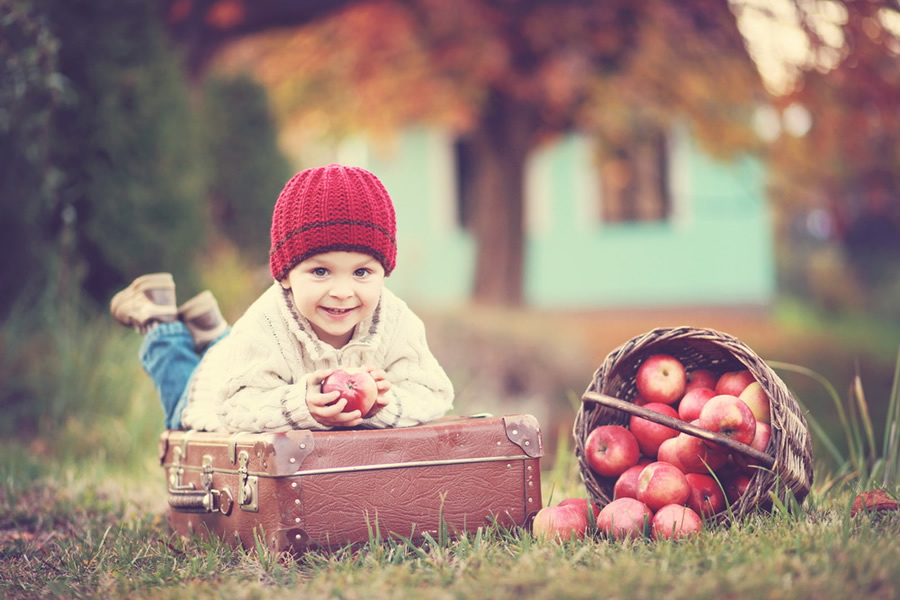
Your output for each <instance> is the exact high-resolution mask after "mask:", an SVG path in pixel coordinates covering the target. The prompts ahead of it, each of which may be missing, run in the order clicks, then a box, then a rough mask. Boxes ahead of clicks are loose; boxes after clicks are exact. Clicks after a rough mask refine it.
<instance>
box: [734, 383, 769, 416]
mask: <svg viewBox="0 0 900 600" xmlns="http://www.w3.org/2000/svg"><path fill="white" fill-rule="evenodd" d="M738 398H740V399H741V400H743V401H744V404H746V405H747V406H749V407H750V410H751V411H752V412H753V416H754V417H755V418H756V422H757V423H770V422H771V421H772V416H771V413H770V409H769V395H768V394H767V393H766V391H765V390H764V389H763V386H762V384H760V383H759V382H758V381H754V382H753V383H751V384H750V385H748V386H747V387H745V388H744V391H743V392H741V394H740V395H739V396H738Z"/></svg>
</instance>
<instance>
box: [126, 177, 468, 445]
mask: <svg viewBox="0 0 900 600" xmlns="http://www.w3.org/2000/svg"><path fill="white" fill-rule="evenodd" d="M271 243H272V245H271V250H270V253H269V266H270V270H271V273H272V276H273V277H274V279H275V281H274V282H273V284H272V286H271V287H269V288H268V289H267V290H266V291H265V292H264V293H263V294H262V295H261V296H260V297H259V298H258V299H257V300H256V301H255V302H254V303H253V304H252V305H251V306H250V307H249V308H248V309H247V311H246V313H244V315H243V316H242V317H241V318H240V319H238V321H237V322H235V323H234V326H233V327H231V328H230V329H229V327H228V326H227V324H226V323H225V320H224V319H223V318H222V315H221V313H220V312H219V308H218V305H217V304H216V302H215V299H214V298H213V297H212V295H211V294H210V293H209V292H204V293H202V294H200V295H199V296H197V297H195V298H192V299H191V300H189V301H188V302H186V303H185V304H184V305H182V306H181V307H176V303H175V284H174V282H173V281H172V278H171V276H170V275H168V274H165V273H157V274H151V275H145V276H143V277H139V278H138V279H136V280H135V281H134V282H133V283H132V284H131V285H130V286H129V287H128V288H126V289H124V290H122V291H121V292H119V293H118V294H116V296H115V297H114V298H113V299H112V302H111V304H110V311H111V313H112V315H113V317H114V318H115V319H116V320H117V321H119V322H121V323H123V324H125V325H129V326H132V327H134V328H136V329H138V330H139V331H141V332H143V333H144V334H145V338H144V342H143V344H142V345H141V350H140V356H141V362H142V364H143V366H144V369H145V370H146V371H147V373H148V374H149V375H150V376H151V377H152V378H153V380H154V383H155V384H156V386H157V389H158V390H159V392H160V400H161V402H162V404H163V408H164V410H165V412H166V427H168V428H181V427H183V428H190V429H201V430H208V431H282V430H287V429H328V428H332V427H353V426H357V425H362V426H364V427H372V428H384V427H405V426H410V425H416V424H419V423H424V422H427V421H431V420H434V419H437V418H439V417H441V416H443V415H444V414H445V413H446V412H447V411H449V410H450V409H451V408H452V406H453V387H452V385H451V382H450V380H449V378H448V377H447V375H446V373H445V372H444V370H443V369H442V368H441V366H440V365H439V364H438V361H437V360H436V359H435V357H434V356H433V355H432V353H431V351H430V350H429V348H428V344H427V342H426V339H425V328H424V325H423V323H422V321H421V320H420V319H419V318H418V317H417V316H416V315H415V314H414V313H413V312H412V311H411V310H410V309H409V307H407V305H406V304H405V303H404V302H403V301H402V300H400V299H399V298H398V297H397V296H395V295H394V294H393V293H391V292H390V290H388V289H387V288H385V287H384V279H385V278H386V277H388V276H389V275H390V274H391V272H392V271H393V269H394V266H395V263H396V255H397V249H396V219H395V215H394V207H393V204H392V202H391V198H390V196H389V195H388V192H387V190H385V188H384V186H383V185H382V183H381V181H379V180H378V178H377V177H375V175H373V174H372V173H370V172H368V171H366V170H365V169H361V168H357V167H346V166H341V165H335V164H332V165H329V166H326V167H318V168H313V169H308V170H305V171H301V172H300V173H297V174H296V175H295V176H294V177H293V178H291V180H290V181H288V183H287V184H286V185H285V187H284V189H283V190H282V192H281V194H280V195H279V196H278V200H277V202H276V204H275V210H274V213H273V215H272V229H271ZM348 367H355V368H365V369H366V370H368V371H369V372H370V373H371V374H372V376H373V377H374V379H375V380H376V384H377V388H378V398H377V400H376V404H375V407H374V408H373V409H372V411H371V412H369V414H367V415H362V414H360V411H358V410H356V411H353V412H350V413H343V412H341V411H342V409H343V408H344V406H345V405H346V400H344V399H340V400H338V401H337V402H336V403H335V400H337V397H338V396H339V393H338V392H329V393H327V394H323V393H322V392H321V391H320V386H321V383H322V381H323V380H324V379H325V378H327V377H328V375H330V374H331V373H332V372H333V371H334V370H336V369H338V368H348Z"/></svg>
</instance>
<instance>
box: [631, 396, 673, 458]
mask: <svg viewBox="0 0 900 600" xmlns="http://www.w3.org/2000/svg"><path fill="white" fill-rule="evenodd" d="M644 408H645V409H647V410H652V411H654V412H658V413H659V414H661V415H666V416H667V417H672V418H673V419H677V418H678V412H677V411H676V410H675V409H674V408H673V407H672V406H670V405H668V404H663V403H661V402H651V403H650V404H645V405H644ZM628 428H629V429H630V430H631V433H633V434H634V437H635V438H637V443H638V447H640V449H641V452H642V453H643V454H644V456H649V457H651V458H656V455H657V452H659V445H660V444H662V443H663V442H664V441H665V440H667V439H669V438H673V437H675V436H676V435H678V431H677V430H675V429H672V428H671V427H667V426H665V425H662V424H660V423H654V422H653V421H651V420H649V419H645V418H643V417H639V416H637V415H632V416H631V418H630V419H629V421H628Z"/></svg>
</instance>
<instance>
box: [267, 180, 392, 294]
mask: <svg viewBox="0 0 900 600" xmlns="http://www.w3.org/2000/svg"><path fill="white" fill-rule="evenodd" d="M396 236H397V220H396V217H395V215H394V205H393V203H392V202H391V197H390V195H388V192H387V190H386V189H385V188H384V185H382V183H381V181H379V180H378V178H377V177H375V175H373V174H372V173H370V172H369V171H366V170H365V169H360V168H359V167H345V166H342V165H335V164H332V165H328V166H327V167H316V168H314V169H307V170H305V171H301V172H299V173H297V174H296V175H294V176H293V177H292V178H291V180H290V181H288V182H287V184H286V185H285V186H284V189H283V190H282V191H281V194H279V196H278V201H277V202H276V203H275V211H274V213H273V214H272V247H271V249H270V250H269V268H270V269H271V271H272V277H274V278H275V279H276V280H278V281H282V280H283V279H284V278H285V277H287V275H288V273H289V272H290V271H291V269H293V268H294V267H295V266H297V263H300V262H302V261H304V260H306V259H307V258H309V257H310V256H313V255H315V254H322V253H324V252H333V251H345V252H362V253H364V254H369V255H371V256H372V257H374V258H375V259H376V260H377V261H378V262H380V263H381V265H382V266H383V267H384V273H385V275H390V274H391V271H393V270H394V265H395V264H396V262H397V241H396Z"/></svg>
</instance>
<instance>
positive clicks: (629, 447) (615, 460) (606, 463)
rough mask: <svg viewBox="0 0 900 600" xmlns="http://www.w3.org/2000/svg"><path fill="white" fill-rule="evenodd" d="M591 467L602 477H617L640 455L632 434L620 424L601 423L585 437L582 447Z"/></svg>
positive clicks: (633, 463) (635, 461)
mask: <svg viewBox="0 0 900 600" xmlns="http://www.w3.org/2000/svg"><path fill="white" fill-rule="evenodd" d="M584 452H585V455H586V457H587V461H588V464H589V465H590V467H591V469H593V470H594V472H595V473H597V474H598V475H602V476H603V477H617V476H619V475H621V474H622V473H623V472H624V471H625V469H627V468H628V467H633V466H634V465H636V464H637V462H638V459H639V458H640V457H641V451H640V449H639V448H638V442H637V439H636V438H635V437H634V434H633V433H631V432H630V431H628V430H627V429H625V428H624V427H622V426H621V425H602V426H600V427H597V428H595V429H594V430H593V431H591V433H590V434H589V435H588V437H587V441H586V442H585V448H584Z"/></svg>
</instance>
